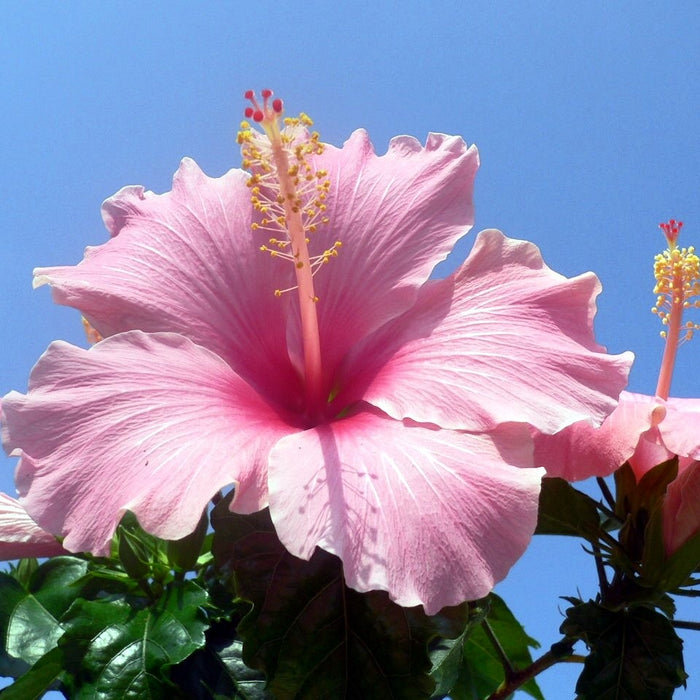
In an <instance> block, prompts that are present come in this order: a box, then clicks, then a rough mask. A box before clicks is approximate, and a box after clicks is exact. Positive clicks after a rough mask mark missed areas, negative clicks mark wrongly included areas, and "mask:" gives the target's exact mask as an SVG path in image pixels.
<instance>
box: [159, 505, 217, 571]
mask: <svg viewBox="0 0 700 700" xmlns="http://www.w3.org/2000/svg"><path fill="white" fill-rule="evenodd" d="M208 527H209V516H208V515H207V512H206V510H205V511H204V512H203V513H202V517H201V518H200V519H199V522H198V523H197V527H196V528H195V529H194V531H193V532H191V533H190V534H189V535H187V536H186V537H183V538H182V539H179V540H167V541H166V549H165V551H166V556H167V558H168V562H169V563H170V565H171V566H172V568H173V569H175V570H176V571H192V570H194V569H195V567H196V566H197V562H198V560H199V557H200V554H201V553H202V545H203V544H204V542H205V538H206V536H207V529H208Z"/></svg>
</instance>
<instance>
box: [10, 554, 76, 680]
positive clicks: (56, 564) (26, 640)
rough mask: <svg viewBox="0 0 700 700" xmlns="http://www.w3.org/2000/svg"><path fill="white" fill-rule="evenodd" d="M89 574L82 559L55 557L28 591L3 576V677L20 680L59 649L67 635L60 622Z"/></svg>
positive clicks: (33, 576) (33, 578) (33, 577)
mask: <svg viewBox="0 0 700 700" xmlns="http://www.w3.org/2000/svg"><path fill="white" fill-rule="evenodd" d="M86 571H87V564H86V562H85V561H83V560H81V559H77V558H74V557H67V556H66V557H54V558H53V559H49V560H48V561H46V562H44V563H43V564H42V565H41V566H40V567H39V568H37V569H35V570H34V571H33V572H32V574H31V577H30V579H29V583H28V586H27V589H25V588H24V587H23V586H22V585H20V583H18V582H17V581H16V580H14V578H13V577H12V576H9V575H7V574H0V632H1V633H2V641H3V647H2V651H0V673H4V674H5V675H8V676H12V677H13V678H17V677H18V676H20V675H22V674H23V673H24V672H25V671H27V669H28V668H29V667H30V666H32V665H33V664H34V663H36V662H37V661H38V660H39V659H40V658H41V657H43V656H44V655H45V654H46V653H48V652H49V651H50V650H51V649H53V648H54V647H55V646H56V644H57V643H58V639H59V638H60V637H61V635H62V634H63V627H62V626H61V624H60V619H61V617H62V616H63V614H64V613H65V612H66V611H67V610H68V608H69V607H70V606H71V605H72V604H73V601H74V600H75V598H76V597H77V596H78V594H79V590H80V589H79V587H78V586H77V582H78V581H79V580H80V579H81V578H82V577H83V576H84V574H85V572H86Z"/></svg>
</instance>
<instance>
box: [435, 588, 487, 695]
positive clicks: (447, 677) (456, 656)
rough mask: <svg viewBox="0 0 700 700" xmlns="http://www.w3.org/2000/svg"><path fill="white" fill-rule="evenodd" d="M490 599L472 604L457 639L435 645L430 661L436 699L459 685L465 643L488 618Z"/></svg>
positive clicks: (441, 641) (445, 640)
mask: <svg viewBox="0 0 700 700" xmlns="http://www.w3.org/2000/svg"><path fill="white" fill-rule="evenodd" d="M489 608H490V599H489V598H484V599H483V600H480V601H476V602H475V603H471V604H470V609H471V615H470V618H469V620H468V621H467V624H466V626H465V627H464V630H463V631H462V633H461V634H460V635H459V636H458V637H457V638H455V639H444V638H442V639H440V640H439V641H438V642H437V644H435V645H433V647H432V649H431V652H430V660H431V661H432V664H433V668H432V671H431V672H430V675H431V676H432V677H433V679H434V680H435V691H434V697H438V698H441V697H443V696H445V695H447V694H448V693H450V691H451V690H452V689H453V688H454V687H455V686H456V685H457V682H458V681H459V676H460V673H461V672H462V668H463V666H464V643H465V641H466V639H467V637H468V636H469V635H470V634H471V633H472V631H473V630H474V628H475V627H476V626H477V625H478V624H479V623H480V622H481V621H482V620H483V619H484V618H485V617H486V615H487V614H488V611H489Z"/></svg>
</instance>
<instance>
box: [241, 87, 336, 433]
mask: <svg viewBox="0 0 700 700" xmlns="http://www.w3.org/2000/svg"><path fill="white" fill-rule="evenodd" d="M261 94H262V98H263V99H262V103H260V102H258V100H257V98H256V96H255V94H254V93H253V91H252V90H249V91H248V92H246V94H245V97H246V99H248V100H250V102H251V105H252V106H250V107H248V108H247V109H246V110H245V116H246V117H247V118H248V119H252V120H253V121H255V122H256V123H257V124H259V125H260V126H261V127H262V129H263V130H264V132H265V133H264V135H263V134H260V133H259V132H257V131H254V130H252V129H251V128H250V124H249V123H248V122H242V123H241V131H240V132H239V134H238V142H239V143H240V144H241V145H242V152H243V167H244V168H247V169H248V170H249V171H250V173H251V176H250V178H249V180H248V183H247V184H248V187H249V188H250V191H251V203H252V205H253V208H254V209H255V210H256V211H257V212H259V214H260V215H261V216H260V217H259V218H258V219H257V220H256V221H254V222H253V223H252V224H251V226H252V228H253V230H254V231H256V232H258V231H259V232H266V233H267V235H270V234H272V235H270V237H269V238H268V239H267V243H268V245H261V246H260V250H261V251H262V252H264V253H267V254H269V255H270V256H271V257H274V258H277V259H281V260H284V261H286V262H291V263H292V264H293V265H294V274H295V277H296V285H295V286H292V287H287V288H286V289H276V290H274V293H275V296H278V297H279V296H282V295H283V294H285V293H287V292H291V291H292V290H294V289H296V290H297V294H298V298H299V314H300V318H299V321H300V324H301V338H302V351H303V355H304V358H303V364H304V386H305V392H306V406H307V414H308V417H309V420H310V421H312V422H316V420H318V419H320V418H321V417H322V415H323V410H324V408H325V403H326V402H325V399H326V395H325V394H324V382H323V366H322V358H321V339H320V334H319V328H318V316H317V312H316V303H317V302H318V297H317V296H316V293H315V291H314V283H313V277H314V275H315V274H316V273H317V272H318V270H319V269H320V268H321V266H323V265H325V264H326V263H328V262H330V259H331V258H333V257H335V256H337V255H338V248H340V245H341V243H340V241H336V242H335V243H333V245H331V246H330V248H328V249H326V250H324V251H323V252H322V253H321V254H320V255H310V254H309V236H310V235H312V234H313V233H315V232H316V231H317V229H318V228H319V227H320V226H322V225H324V224H327V223H328V216H326V203H325V200H326V197H327V196H328V191H329V188H330V180H329V179H328V173H327V172H326V171H325V170H317V169H316V168H315V167H314V160H313V157H314V156H316V155H319V154H320V153H322V152H323V150H324V145H323V144H322V143H321V142H320V141H319V135H318V133H317V132H311V133H309V131H308V127H309V126H311V124H312V121H311V119H309V117H308V116H307V115H305V114H301V115H300V116H299V117H298V118H285V119H284V125H285V126H284V129H280V118H281V116H282V112H283V105H282V101H281V100H279V99H274V100H272V99H271V98H272V91H270V90H263V91H262V93H261ZM265 137H267V138H265ZM280 236H281V237H280Z"/></svg>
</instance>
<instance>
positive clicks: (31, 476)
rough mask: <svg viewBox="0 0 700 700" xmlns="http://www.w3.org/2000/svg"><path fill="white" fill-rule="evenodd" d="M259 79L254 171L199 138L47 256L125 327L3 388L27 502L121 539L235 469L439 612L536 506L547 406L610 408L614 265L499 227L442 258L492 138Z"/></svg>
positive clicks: (42, 276) (69, 529) (61, 289)
mask: <svg viewBox="0 0 700 700" xmlns="http://www.w3.org/2000/svg"><path fill="white" fill-rule="evenodd" d="M249 96H250V97H251V99H252V102H253V107H251V108H249V110H248V113H247V116H248V118H252V119H253V120H254V121H255V122H257V123H258V124H259V125H260V126H261V127H262V128H263V130H264V134H263V133H260V132H258V131H256V130H254V129H252V128H251V127H250V126H249V125H248V124H247V123H244V124H243V126H242V130H241V132H240V135H239V141H240V142H241V144H242V147H243V165H244V167H245V168H247V169H248V171H249V172H248V173H246V172H244V171H243V170H231V171H229V172H228V173H226V174H225V175H224V176H222V177H220V178H216V179H212V178H209V177H207V176H205V175H204V174H203V173H202V172H201V171H200V170H199V168H198V167H197V166H196V165H195V163H194V162H193V161H191V160H188V159H186V160H184V161H183V162H182V164H181V166H180V169H179V170H178V172H177V173H176V175H175V178H174V181H173V189H172V192H169V193H167V194H163V195H156V194H153V193H152V192H146V191H144V189H143V188H141V187H127V188H124V189H122V190H121V191H120V192H118V193H117V194H116V195H115V196H114V197H112V198H110V199H108V200H107V201H106V202H105V203H104V205H103V216H104V220H105V223H106V225H107V228H108V229H109V231H110V233H111V235H112V238H111V239H110V240H109V241H108V242H107V243H105V244H104V245H101V246H98V247H95V248H89V249H88V250H87V251H86V254H85V258H84V260H83V261H82V262H81V263H80V264H78V265H77V266H75V267H55V268H45V269H40V270H37V272H36V278H35V279H36V284H37V285H39V284H44V283H49V284H50V285H51V286H52V288H53V295H54V298H55V300H56V301H58V302H59V303H63V304H68V305H71V306H74V307H76V308H78V309H80V311H81V312H82V313H83V315H84V316H85V317H86V318H87V319H88V321H89V323H90V324H91V325H92V327H94V329H96V331H97V333H98V334H99V335H100V336H102V337H104V340H101V341H100V342H98V343H97V344H96V345H94V346H93V347H92V348H91V349H90V350H84V349H80V348H77V347H74V346H72V345H69V344H67V343H64V342H56V343H53V344H52V345H51V346H50V347H49V349H48V350H47V352H46V353H45V354H44V356H43V357H42V358H41V359H40V360H39V362H38V363H37V365H36V367H35V368H34V370H33V371H32V375H31V378H30V384H29V390H28V393H27V395H26V396H25V395H21V394H18V393H15V392H13V393H11V394H9V395H8V396H7V397H6V399H5V404H4V406H5V411H6V416H5V418H6V420H5V425H4V427H3V440H4V444H5V446H6V449H7V450H9V451H10V452H12V453H13V454H16V455H18V456H21V461H20V464H19V466H18V471H17V486H18V489H19V491H20V493H21V495H22V497H23V503H24V504H25V505H26V507H27V509H28V511H29V512H30V513H31V514H32V516H33V517H34V518H36V520H37V522H39V523H40V524H41V525H42V527H44V528H46V529H48V530H49V531H51V532H55V533H60V534H61V535H64V536H65V541H64V545H65V546H66V547H67V548H69V549H73V550H91V551H93V552H96V553H103V552H106V551H107V549H108V547H109V543H110V538H111V537H112V534H113V532H114V530H115V527H116V525H117V523H118V521H119V519H120V517H121V516H122V514H123V513H124V511H125V510H127V509H129V510H131V511H133V512H134V513H135V514H136V515H137V516H138V518H139V520H140V522H141V524H142V525H143V526H144V527H145V528H146V529H147V530H149V531H150V532H152V533H154V534H156V535H158V536H161V537H165V538H170V539H174V538H179V537H182V536H184V535H186V534H187V533H188V532H190V531H192V530H193V529H194V527H195V526H196V524H197V521H198V519H199V517H200V514H201V512H202V510H203V508H205V507H206V505H207V503H208V501H209V499H210V498H211V497H212V495H213V494H214V493H215V492H216V491H218V490H219V489H221V488H223V487H225V486H227V485H229V484H231V483H233V484H235V498H234V499H233V502H232V506H231V507H232V509H234V510H235V511H237V512H241V513H248V512H253V511H256V510H258V509H261V508H264V507H266V506H268V505H269V507H270V513H271V515H272V519H273V521H274V523H275V527H276V529H277V532H278V535H279V537H280V539H281V541H282V542H283V543H284V545H285V546H286V547H287V548H288V549H289V551H290V552H292V553H293V554H295V555H296V556H299V557H302V558H308V557H310V556H311V554H312V553H313V551H314V549H315V547H317V546H318V547H321V548H323V549H325V550H327V551H329V552H332V553H334V554H337V555H338V556H339V557H340V558H341V559H342V561H343V564H344V569H345V576H346V580H347V583H348V585H350V586H351V587H353V588H355V589H357V590H359V591H367V590H372V589H383V590H387V591H389V593H390V595H391V597H392V598H393V599H394V600H395V601H397V602H398V603H400V604H401V605H406V606H410V605H417V604H423V605H424V607H425V609H426V611H427V612H428V613H434V612H436V611H437V610H439V609H440V608H441V607H443V606H445V605H450V604H455V603H458V602H461V601H463V600H466V599H475V598H479V597H481V596H483V595H486V594H487V593H488V592H489V591H490V590H491V588H492V587H493V585H494V583H495V582H496V581H498V580H499V579H501V578H503V577H504V576H505V575H506V573H507V571H508V569H509V568H510V566H511V565H512V564H513V563H514V561H515V560H516V559H517V558H518V557H519V556H520V555H521V554H522V552H523V550H524V549H525V547H526V546H527V544H528V542H529V539H530V537H531V534H532V532H533V530H534V527H535V523H536V517H537V503H538V493H539V487H540V478H541V476H542V470H540V469H534V468H528V467H532V465H533V461H532V442H531V439H530V437H529V431H530V428H529V426H530V425H532V426H535V427H537V428H538V429H539V430H542V431H548V432H554V431H557V430H560V429H561V428H562V427H564V426H565V425H568V424H570V423H572V422H574V421H576V420H580V419H583V418H590V419H592V420H594V421H599V422H600V421H602V420H603V418H604V417H605V416H606V415H607V414H608V413H609V412H610V410H612V408H613V407H614V405H615V399H616V398H617V396H618V394H619V391H620V390H621V388H622V387H623V386H624V384H625V381H626V375H627V372H628V370H629V365H630V363H631V356H630V355H629V354H625V355H621V356H616V357H613V356H609V355H607V354H605V353H604V350H603V348H601V347H600V346H598V345H596V344H595V342H594V340H593V334H592V319H593V315H594V313H595V304H594V299H595V296H596V295H597V293H598V291H599V283H598V281H597V279H596V278H595V277H594V276H593V275H592V274H586V275H582V276H579V277H576V278H574V279H566V278H564V277H562V276H561V275H558V274H557V273H555V272H553V271H552V270H550V269H549V268H547V267H546V266H545V265H544V263H543V261H542V259H541V257H540V254H539V251H538V250H537V248H536V247H535V246H533V245H532V244H530V243H526V242H523V241H515V240H509V239H507V238H506V237H505V236H503V234H501V233H500V232H498V231H493V230H492V231H485V232H482V233H481V234H480V235H479V236H478V238H477V240H476V243H475V245H474V249H473V251H472V253H471V255H470V256H469V258H468V260H467V261H466V262H465V263H464V264H463V265H462V266H461V267H460V268H459V269H458V270H457V271H456V272H455V273H454V274H453V275H452V276H450V277H449V278H447V279H445V280H440V281H429V280H428V278H429V276H430V273H431V271H432V269H433V268H434V266H435V265H436V264H437V263H438V262H439V261H441V260H443V259H444V258H445V257H446V256H447V254H448V253H449V251H450V250H451V248H452V247H453V245H454V243H455V242H456V241H457V240H458V239H459V238H460V237H461V236H463V235H464V234H465V233H466V232H467V231H468V230H469V228H470V227H471V225H472V222H473V207H472V188H473V180H474V175H475V172H476V169H477V167H478V155H477V151H476V149H475V148H474V147H469V148H468V147H467V146H466V145H465V143H464V142H463V141H462V139H460V138H458V137H450V136H444V135H440V134H431V135H429V137H428V139H427V142H426V144H425V146H421V145H420V144H419V143H418V142H417V141H416V140H415V139H413V138H410V137H406V136H402V137H398V138H395V139H393V140H392V141H391V143H390V146H389V150H388V152H387V153H386V155H384V156H381V157H378V156H377V155H375V153H374V151H373V149H372V146H371V144H370V142H369V139H368V137H367V135H366V133H365V132H363V131H357V132H355V133H354V134H353V135H352V136H351V138H350V139H349V140H348V141H347V142H346V144H345V145H344V146H343V148H340V149H338V148H334V147H332V146H326V145H324V144H321V143H320V142H319V140H318V135H317V134H315V133H311V134H310V133H309V131H308V128H307V127H308V126H309V125H310V120H309V119H308V117H305V116H304V115H302V116H301V117H300V118H299V119H293V120H285V123H286V125H285V126H284V127H283V128H281V127H280V121H279V117H280V115H281V112H282V104H281V102H280V101H279V100H274V101H270V93H269V92H267V91H266V92H265V93H263V97H264V103H263V104H262V105H259V104H258V103H257V102H256V101H255V98H254V97H252V96H251V95H249ZM341 243H342V247H341ZM261 248H262V252H261ZM326 263H327V264H326Z"/></svg>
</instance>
